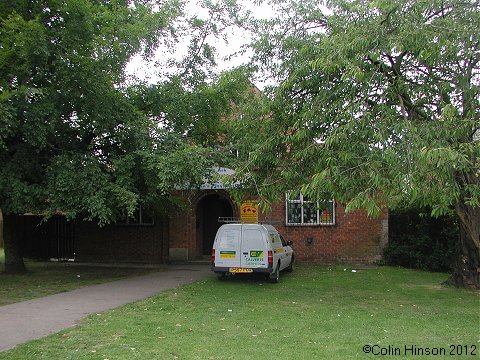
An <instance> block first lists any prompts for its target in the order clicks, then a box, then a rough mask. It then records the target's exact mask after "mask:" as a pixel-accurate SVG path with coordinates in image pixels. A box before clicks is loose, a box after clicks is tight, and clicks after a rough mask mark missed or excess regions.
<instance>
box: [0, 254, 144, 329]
mask: <svg viewBox="0 0 480 360" xmlns="http://www.w3.org/2000/svg"><path fill="white" fill-rule="evenodd" d="M4 258H5V257H4V251H3V249H0V306H1V305H7V304H11V303H15V302H19V301H24V300H30V299H33V298H37V297H41V296H47V295H52V294H57V293H60V292H64V291H70V290H74V289H77V288H80V287H83V286H87V285H93V284H100V283H104V282H109V281H114V280H118V279H122V278H125V277H129V276H135V275H141V274H145V273H147V272H148V271H151V270H148V269H138V268H113V267H112V268H110V267H99V266H82V265H77V264H71V263H64V262H62V263H54V262H53V263H52V262H37V261H26V266H27V272H26V273H25V274H22V275H5V274H3V273H2V271H3V266H4V261H5V260H4ZM0 326H1V325H0Z"/></svg>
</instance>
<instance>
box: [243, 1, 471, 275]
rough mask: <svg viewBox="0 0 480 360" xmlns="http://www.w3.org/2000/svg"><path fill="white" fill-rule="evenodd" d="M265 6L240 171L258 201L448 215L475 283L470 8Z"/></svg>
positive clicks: (434, 4) (454, 4)
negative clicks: (263, 82) (259, 84)
mask: <svg viewBox="0 0 480 360" xmlns="http://www.w3.org/2000/svg"><path fill="white" fill-rule="evenodd" d="M273 4H274V5H277V7H278V8H280V9H281V11H279V12H278V13H279V14H280V15H279V17H278V18H277V19H274V20H270V21H269V22H267V23H266V24H265V23H263V24H259V29H263V32H262V33H261V34H260V36H259V37H258V40H257V41H256V42H254V43H253V45H252V46H253V48H254V50H255V51H256V53H255V56H254V59H253V61H254V64H256V65H257V68H258V69H260V70H268V71H269V76H270V77H271V78H274V79H275V80H276V82H277V85H276V86H274V87H272V89H271V98H272V102H271V106H270V107H269V109H268V110H267V112H266V113H265V115H267V114H269V115H268V116H266V117H265V119H264V121H255V120H252V122H251V123H252V124H255V125H254V126H257V127H259V128H261V129H262V130H261V131H257V132H256V134H255V135H254V136H255V137H257V138H260V139H259V140H258V141H257V144H258V145H257V146H256V147H254V148H253V149H252V151H250V154H249V162H248V164H249V165H248V169H249V171H250V172H249V176H250V179H253V180H254V182H255V185H256V187H257V188H258V189H259V192H260V194H262V193H263V194H264V195H265V196H266V197H267V198H268V197H269V196H270V195H271V194H273V193H275V191H273V190H272V189H277V190H285V189H288V188H296V187H301V188H302V191H303V192H304V193H305V194H307V195H309V196H312V197H319V198H329V197H330V198H331V197H334V198H335V199H337V200H338V201H340V202H342V203H344V204H346V206H347V210H353V209H360V208H363V209H366V210H367V213H368V214H370V215H375V214H378V212H379V210H380V208H381V207H382V206H385V205H388V206H389V207H391V208H401V207H403V206H406V205H412V204H414V205H417V206H418V205H419V206H425V205H427V206H431V207H432V208H433V213H434V215H440V214H444V213H446V212H449V211H451V210H454V211H455V212H456V214H457V216H458V217H459V219H460V220H461V224H462V226H463V227H464V229H465V232H466V234H467V238H468V239H466V240H465V242H462V244H461V246H462V247H464V248H468V251H466V253H468V255H466V256H467V258H469V260H468V261H467V260H465V259H464V260H465V262H466V263H469V265H468V266H467V265H466V267H470V270H471V271H472V273H471V274H470V275H472V276H473V277H474V278H476V280H473V281H474V282H476V283H477V284H478V275H473V274H474V272H475V271H476V270H475V269H476V268H477V267H478V265H480V262H479V261H480V251H479V249H480V240H479V233H480V225H479V224H480V220H479V219H480V181H479V174H480V162H479V159H480V141H479V137H480V135H479V134H480V130H479V124H480V119H479V115H480V110H479V100H480V94H479V84H480V65H479V61H480V41H479V32H478V26H477V24H478V23H479V22H480V11H479V10H480V6H479V4H478V2H476V1H458V0H446V1H445V0H442V1H435V0H434V1H424V0H416V1H413V0H412V1H402V2H398V1H390V0H382V1H361V0H359V1H342V0H332V1H325V2H323V3H322V4H320V3H318V2H315V1H306V2H301V3H300V2H295V1H292V2H282V1H273ZM282 14H283V16H282ZM252 126H253V125H252ZM257 129H258V128H257ZM252 135H253V134H252ZM246 141H247V142H249V141H252V139H251V138H250V139H248V140H246ZM268 166H270V168H273V169H277V170H279V171H267V172H265V171H264V170H268ZM275 179H281V181H276V180H275ZM462 231H463V230H462ZM472 253H473V255H470V254H472ZM462 261H463V260H462ZM470 261H471V262H470ZM470 270H469V271H470Z"/></svg>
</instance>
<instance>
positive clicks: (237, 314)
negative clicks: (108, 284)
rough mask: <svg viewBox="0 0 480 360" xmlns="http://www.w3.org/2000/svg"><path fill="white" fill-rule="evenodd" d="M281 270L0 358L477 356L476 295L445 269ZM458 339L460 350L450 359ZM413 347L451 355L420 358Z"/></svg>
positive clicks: (194, 292)
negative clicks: (368, 349) (450, 282)
mask: <svg viewBox="0 0 480 360" xmlns="http://www.w3.org/2000/svg"><path fill="white" fill-rule="evenodd" d="M282 275H283V276H282V277H281V280H280V283H279V284H268V283H265V282H263V281H262V280H260V279H258V278H236V279H231V280H228V281H225V282H220V281H218V280H217V279H216V278H214V277H212V278H210V279H207V280H205V281H201V282H197V283H195V284H190V285H186V286H183V287H181V288H178V289H175V290H170V291H167V292H164V293H162V294H160V295H158V296H154V297H152V298H149V299H146V300H143V301H139V302H136V303H133V304H130V305H127V306H124V307H121V308H118V309H115V310H111V311H108V312H105V313H103V314H95V315H92V316H90V317H88V318H86V319H85V320H84V321H83V322H82V323H81V324H80V325H79V326H78V327H76V328H73V329H68V330H65V331H63V332H61V333H58V334H55V335H52V336H49V337H47V338H44V339H41V340H37V341H33V342H30V343H27V344H24V345H21V346H19V347H17V348H15V349H12V350H10V351H7V352H3V353H0V359H26V358H35V359H103V360H104V359H109V360H114V359H115V360H120V359H209V360H213V359H235V360H237V359H239V360H241V359H342V360H343V359H353V358H361V359H365V358H367V359H368V358H377V357H378V356H375V355H372V354H371V353H370V354H365V353H364V351H363V347H364V345H370V346H376V347H375V349H376V350H378V351H382V349H385V350H384V351H387V350H388V349H391V350H392V351H395V350H396V349H397V348H398V349H399V350H400V353H399V354H398V355H395V354H389V355H388V358H389V359H406V358H407V359H413V358H414V359H432V358H455V359H459V358H465V359H473V358H478V354H479V349H478V348H479V346H480V342H479V332H478V329H479V327H478V326H479V320H480V318H479V305H480V304H479V301H480V297H479V293H478V292H469V291H465V290H462V289H455V288H450V287H444V286H442V285H440V284H441V282H442V281H444V280H445V279H446V278H447V275H445V274H438V273H427V272H421V271H414V270H406V269H398V268H390V267H381V268H375V269H367V270H358V271H356V272H352V271H351V269H347V270H344V269H343V268H334V269H329V268H325V267H319V266H307V265H303V266H299V267H297V268H296V269H295V271H294V272H293V273H291V274H288V275H287V274H285V275H284V274H282ZM452 345H454V346H457V345H458V346H462V348H461V350H458V349H457V348H455V349H457V350H456V351H457V353H458V351H462V353H461V354H460V355H458V356H454V357H452V356H450V355H449V353H450V351H451V346H452ZM405 346H407V348H405ZM464 347H465V348H464ZM410 348H411V349H413V350H412V351H420V349H422V350H425V349H426V348H429V349H434V348H436V349H439V350H441V349H445V351H446V353H445V356H442V355H441V354H440V355H439V356H435V357H432V355H425V356H421V355H418V354H417V353H416V354H414V353H413V352H412V353H408V352H406V351H408V350H406V349H410ZM465 349H466V350H465ZM457 353H456V354H457ZM456 354H455V355H456ZM472 354H476V356H474V355H472Z"/></svg>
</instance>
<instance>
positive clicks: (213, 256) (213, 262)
mask: <svg viewBox="0 0 480 360" xmlns="http://www.w3.org/2000/svg"><path fill="white" fill-rule="evenodd" d="M211 260H212V264H215V249H212V258H211Z"/></svg>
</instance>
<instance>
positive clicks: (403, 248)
mask: <svg viewBox="0 0 480 360" xmlns="http://www.w3.org/2000/svg"><path fill="white" fill-rule="evenodd" d="M430 214H431V210H429V209H408V210H398V211H392V212H390V213H389V234H388V245H387V247H386V248H385V251H384V258H385V261H386V262H387V264H389V265H396V266H404V267H409V268H414V269H422V270H430V271H442V272H451V271H452V270H453V268H454V266H455V259H456V256H455V254H456V253H457V251H458V249H457V243H458V236H459V235H458V222H457V220H456V219H455V217H454V216H453V215H452V214H449V215H444V216H440V217H438V218H433V217H432V216H431V215H430Z"/></svg>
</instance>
